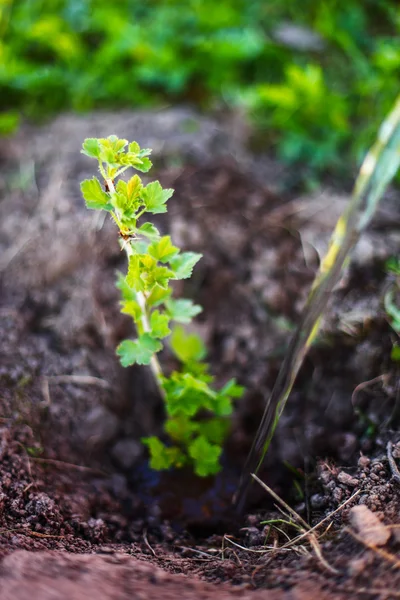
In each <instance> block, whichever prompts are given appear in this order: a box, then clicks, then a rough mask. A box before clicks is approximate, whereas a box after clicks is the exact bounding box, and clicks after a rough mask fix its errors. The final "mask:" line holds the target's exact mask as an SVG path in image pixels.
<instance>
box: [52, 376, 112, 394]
mask: <svg viewBox="0 0 400 600" xmlns="http://www.w3.org/2000/svg"><path fill="white" fill-rule="evenodd" d="M44 379H45V380H47V382H48V383H76V384H77V385H97V386H99V387H101V388H103V389H105V390H110V389H111V385H110V384H109V383H108V381H106V380H105V379H101V378H100V377H93V376H92V375H49V376H47V377H45V378H44Z"/></svg>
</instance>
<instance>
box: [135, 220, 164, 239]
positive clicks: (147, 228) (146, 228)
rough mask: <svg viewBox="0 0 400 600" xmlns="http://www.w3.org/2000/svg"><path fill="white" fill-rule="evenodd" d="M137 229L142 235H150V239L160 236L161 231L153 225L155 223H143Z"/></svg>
mask: <svg viewBox="0 0 400 600" xmlns="http://www.w3.org/2000/svg"><path fill="white" fill-rule="evenodd" d="M137 231H138V233H140V234H141V235H144V236H146V237H148V238H149V239H150V240H152V239H155V238H159V237H160V232H159V231H158V229H157V227H155V226H154V225H153V223H143V225H142V226H141V227H139V229H138V230H137Z"/></svg>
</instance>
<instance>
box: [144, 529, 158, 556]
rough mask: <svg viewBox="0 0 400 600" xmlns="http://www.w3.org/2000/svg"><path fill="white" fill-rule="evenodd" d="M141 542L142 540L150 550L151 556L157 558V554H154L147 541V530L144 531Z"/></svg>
mask: <svg viewBox="0 0 400 600" xmlns="http://www.w3.org/2000/svg"><path fill="white" fill-rule="evenodd" d="M143 540H144V543H145V544H146V546H147V547H148V549H149V550H150V552H151V553H152V555H153V556H154V557H155V558H157V554H156V553H155V551H154V550H153V548H152V547H151V546H150V542H149V540H148V539H147V530H145V531H144V532H143Z"/></svg>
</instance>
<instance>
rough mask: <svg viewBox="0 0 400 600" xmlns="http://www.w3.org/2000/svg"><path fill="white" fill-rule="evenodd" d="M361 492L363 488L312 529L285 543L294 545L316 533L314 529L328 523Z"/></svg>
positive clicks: (287, 545)
mask: <svg viewBox="0 0 400 600" xmlns="http://www.w3.org/2000/svg"><path fill="white" fill-rule="evenodd" d="M359 494H361V490H357V491H356V492H354V494H352V495H351V496H350V498H347V500H345V501H344V502H343V503H342V504H341V505H340V506H338V507H337V508H335V510H333V511H332V512H330V513H329V515H327V516H326V517H324V518H323V519H322V520H321V521H319V522H318V523H317V524H316V525H314V527H311V529H309V530H308V531H305V532H304V533H302V534H301V535H299V536H297V537H296V538H294V539H293V540H290V542H288V543H287V544H285V546H286V547H289V546H292V545H293V544H297V543H298V542H299V541H300V540H302V539H303V538H305V537H307V536H308V535H310V533H314V531H316V530H317V529H319V528H320V527H321V525H323V524H324V523H326V522H327V521H329V520H330V519H331V518H332V517H333V516H334V515H335V514H337V513H338V512H340V511H341V510H342V509H343V508H344V507H345V506H346V505H347V504H350V502H351V501H352V500H354V498H356V497H357V496H358V495H359ZM329 525H331V524H329Z"/></svg>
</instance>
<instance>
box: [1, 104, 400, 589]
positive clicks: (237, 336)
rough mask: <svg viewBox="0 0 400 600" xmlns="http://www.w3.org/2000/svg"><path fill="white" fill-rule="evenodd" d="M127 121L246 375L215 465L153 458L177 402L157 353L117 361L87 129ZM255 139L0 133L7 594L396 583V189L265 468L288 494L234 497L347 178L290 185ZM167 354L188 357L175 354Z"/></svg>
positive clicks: (226, 346) (111, 253) (185, 113)
mask: <svg viewBox="0 0 400 600" xmlns="http://www.w3.org/2000/svg"><path fill="white" fill-rule="evenodd" d="M111 133H115V134H117V135H120V136H124V137H127V138H129V140H133V139H135V140H137V141H138V142H139V143H140V144H141V145H143V146H150V147H152V148H153V149H154V153H153V154H154V163H155V166H154V168H153V170H152V171H151V172H150V173H149V180H150V179H155V178H158V179H159V180H160V182H161V183H162V185H163V186H164V187H173V188H174V189H175V194H174V196H173V198H172V199H171V200H170V201H169V212H168V214H167V215H161V216H160V217H159V218H158V221H157V225H158V226H159V228H160V229H161V230H162V231H163V232H164V233H171V235H172V238H173V241H174V242H175V243H176V244H177V245H178V246H182V247H183V248H184V249H186V250H193V251H197V252H202V253H203V255H204V257H203V259H202V261H201V262H200V263H199V265H198V267H197V269H196V271H195V274H194V276H193V278H192V279H191V280H190V281H189V282H185V285H180V286H177V289H176V292H177V294H184V295H185V296H187V297H191V298H193V299H194V300H195V301H196V302H199V303H200V304H202V305H203V307H204V311H203V313H202V314H201V315H200V317H199V318H198V319H197V321H196V323H195V324H194V325H193V328H194V329H195V330H196V331H198V332H200V333H201V335H202V336H203V338H204V339H205V340H206V342H207V344H208V348H209V360H210V363H211V366H212V371H213V373H214V374H215V375H216V377H217V380H218V382H219V383H221V384H223V383H224V382H225V381H227V380H228V379H229V378H231V377H236V379H237V380H238V381H239V383H240V384H241V385H244V386H245V387H246V390H247V391H246V394H245V396H244V398H243V399H242V400H240V401H239V402H238V403H237V406H236V408H235V414H234V419H233V423H232V431H231V434H230V437H229V439H228V440H227V443H226V446H225V449H224V455H223V470H222V472H221V473H220V474H219V475H218V476H217V477H216V478H215V479H212V478H210V479H206V480H196V479H195V478H194V477H193V476H192V475H191V474H190V473H186V472H174V473H163V474H160V473H154V472H152V471H151V470H150V469H149V467H148V465H147V458H146V455H145V452H144V450H143V447H142V445H141V443H140V438H141V437H142V436H144V435H157V434H160V433H161V431H162V422H163V407H162V403H161V401H160V399H159V398H158V396H157V390H156V389H155V387H154V385H153V382H152V379H151V376H150V375H149V373H148V372H147V369H146V368H137V367H132V368H129V369H123V368H122V367H120V365H119V363H118V360H117V358H116V356H115V352H114V350H115V346H116V344H117V343H118V342H119V341H120V340H121V339H123V338H125V337H127V336H129V335H133V333H134V332H133V330H132V325H131V323H130V321H129V319H127V318H126V317H125V316H124V315H121V314H120V313H119V305H118V302H119V296H118V291H117V290H116V288H115V285H114V284H115V277H116V271H118V270H120V271H124V269H125V263H124V254H123V253H122V252H121V251H120V247H119V244H118V240H117V235H116V230H115V227H114V225H113V223H112V222H111V221H109V220H108V219H107V218H106V219H104V218H102V216H101V215H99V214H98V213H94V212H90V211H87V210H86V209H85V207H84V203H83V200H82V199H81V196H80V192H79V183H80V181H82V179H84V178H85V177H91V176H92V175H93V174H94V173H93V163H92V161H90V160H89V159H87V158H85V157H84V156H82V155H81V154H80V153H79V150H80V147H81V143H82V141H83V139H84V138H85V137H94V136H102V137H104V136H106V135H109V134H111ZM246 134H247V130H246V128H244V127H241V126H240V125H238V123H236V122H232V121H229V122H228V121H227V122H223V121H221V122H219V123H218V125H217V124H216V123H215V122H214V121H212V120H211V119H206V118H204V117H200V116H199V115H196V114H194V113H192V112H191V111H190V110H186V109H177V110H169V111H164V112H160V113H137V114H131V113H127V114H119V115H115V114H107V113H103V114H97V115H93V116H89V117H76V116H72V115H66V116H62V117H60V118H58V119H57V120H56V121H54V122H53V123H50V124H47V125H44V126H43V127H41V128H36V127H32V126H28V125H25V126H24V127H22V129H21V130H20V131H19V132H18V134H17V135H16V136H15V137H14V138H12V139H8V140H6V139H3V140H2V143H1V147H0V163H1V173H0V213H1V214H0V217H1V223H0V250H1V255H0V286H1V287H0V294H1V303H0V321H1V339H0V347H1V365H0V394H1V396H0V558H1V562H0V598H1V599H2V600H5V599H7V600H8V599H9V598H10V599H11V598H13V600H22V599H25V598H30V599H31V598H35V599H36V598H37V599H42V598H43V600H47V599H50V598H51V599H64V598H65V599H67V598H68V599H72V600H75V599H76V600H81V599H83V598H92V597H96V598H99V599H103V598H104V599H111V598H118V599H122V600H123V599H125V598H127V599H128V598H129V599H132V598H141V599H146V598H176V597H178V596H181V597H183V598H209V597H210V598H211V597H213V598H215V597H217V598H221V599H225V598H234V597H240V598H246V599H247V598H249V599H250V598H253V599H254V600H257V599H258V598H271V599H275V598H276V599H278V598H279V599H280V598H290V599H292V598H293V599H306V598H307V599H309V598H314V597H315V598H316V597H318V598H320V599H325V598H335V599H336V598H338V599H339V598H354V597H357V598H380V599H384V598H388V599H389V598H398V597H400V483H399V481H398V480H397V479H396V477H393V472H394V471H393V463H394V464H395V463H396V460H398V459H400V443H398V442H399V440H400V435H399V433H398V431H399V372H398V369H399V367H398V363H397V365H396V363H395V362H393V361H392V360H391V358H390V354H391V349H392V345H393V343H394V342H395V341H396V337H395V333H394V332H393V330H392V329H391V327H390V324H389V323H388V321H387V318H386V316H385V311H384V309H383V298H384V295H385V292H386V291H387V290H388V289H389V288H390V286H391V285H392V284H393V280H392V277H393V276H391V275H390V274H388V273H387V272H386V270H385V261H386V260H387V259H388V258H390V257H391V256H395V255H396V254H398V248H399V242H400V233H399V227H398V223H399V212H400V211H399V193H398V191H396V190H391V191H390V192H388V193H387V195H386V197H385V199H384V201H383V203H382V207H381V209H380V210H379V212H378V214H377V215H376V216H375V218H374V220H373V223H372V225H371V226H370V228H369V230H368V232H367V233H366V234H365V236H364V237H363V239H361V240H360V242H359V244H358V246H357V248H356V250H355V252H354V253H353V257H352V262H351V264H350V266H349V267H348V269H347V271H346V273H345V275H344V277H343V280H342V282H341V284H340V285H339V286H338V287H337V288H336V289H335V291H334V292H333V294H332V298H331V299H330V303H329V307H328V310H327V313H326V315H325V320H324V322H323V326H322V329H321V333H320V335H319V338H318V340H317V343H315V344H314V346H313V347H312V349H311V351H310V353H309V355H308V357H307V359H306V361H305V363H304V365H303V368H302V370H301V372H300V375H299V377H298V379H297V382H296V385H295V388H294V390H293V392H292V394H291V396H290V398H289V401H288V404H287V406H286V409H285V412H284V414H283V416H282V418H281V422H280V424H279V427H278V430H277V433H276V435H275V438H274V441H273V444H272V447H271V450H270V452H269V453H268V456H267V459H266V462H265V465H264V467H263V469H262V470H261V471H260V473H259V476H260V478H261V480H262V481H264V482H265V483H266V484H267V485H268V486H270V487H271V488H272V489H273V490H274V492H275V493H276V494H278V495H279V497H280V498H282V499H283V500H284V501H285V502H286V503H287V504H288V506H289V507H290V508H288V507H283V506H282V505H278V503H277V500H276V499H274V498H272V496H271V495H270V493H269V492H267V491H266V490H265V489H263V488H262V487H261V486H260V485H258V484H257V483H253V484H252V487H251V492H250V495H249V498H248V505H247V508H246V511H245V514H241V515H238V514H236V513H235V512H234V511H233V509H232V504H231V502H232V496H233V494H234V492H235V490H236V489H237V485H238V481H239V477H240V472H241V469H242V467H243V465H244V462H245V460H246V456H247V453H248V451H249V449H250V447H251V443H252V438H253V436H254V433H255V431H256V429H257V425H258V423H259V420H260V418H261V415H262V411H263V408H264V406H265V402H266V400H267V398H268V394H269V393H270V392H271V389H272V386H273V384H274V381H275V378H276V376H277V373H278V370H279V367H280V364H281V362H282V359H283V357H284V355H285V351H286V348H287V345H288V343H289V340H290V335H291V331H292V330H293V328H294V327H295V325H296V323H297V322H298V320H299V317H300V314H301V310H302V307H303V305H304V302H305V299H306V296H307V293H308V291H309V289H310V285H311V283H312V281H313V278H314V275H315V273H316V270H317V268H318V265H319V260H320V257H321V254H322V253H323V252H324V250H325V249H326V247H327V243H328V240H329V236H330V233H331V231H332V229H333V227H334V224H335V222H336V220H337V218H338V216H339V215H340V213H341V211H342V210H343V208H344V207H345V205H346V202H347V200H348V192H349V190H346V189H345V190H344V191H337V190H338V189H340V186H339V185H336V189H332V188H329V189H328V188H321V189H320V190H319V191H318V192H314V193H312V194H303V195H301V194H298V193H296V192H295V190H294V188H293V187H291V185H290V182H291V181H293V179H295V177H294V176H293V174H292V173H291V172H290V170H289V169H287V168H286V169H285V168H283V167H282V166H281V165H279V163H277V162H276V161H274V160H273V159H271V158H270V157H269V156H258V157H253V156H251V154H250V153H249V152H248V151H247V150H246V139H245V137H246ZM161 360H162V363H163V365H164V368H165V369H166V370H168V369H171V368H172V366H173V363H172V359H171V356H170V355H169V353H168V350H165V351H164V355H163V356H162V357H161ZM388 442H389V444H391V446H390V448H391V453H390V456H391V457H392V461H391V463H392V465H390V464H389V460H388V454H387V444H388ZM291 509H293V510H294V511H296V514H292V513H291V512H290V510H291ZM334 511H336V512H334ZM333 512H334V514H331V513H333ZM300 520H302V521H300ZM319 523H321V524H320V525H318V527H316V528H315V529H314V530H313V531H312V532H311V533H308V534H305V533H304V532H305V531H306V528H307V527H314V526H316V525H317V524H319ZM301 535H302V537H300V538H299V536H301ZM297 538H299V539H297Z"/></svg>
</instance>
